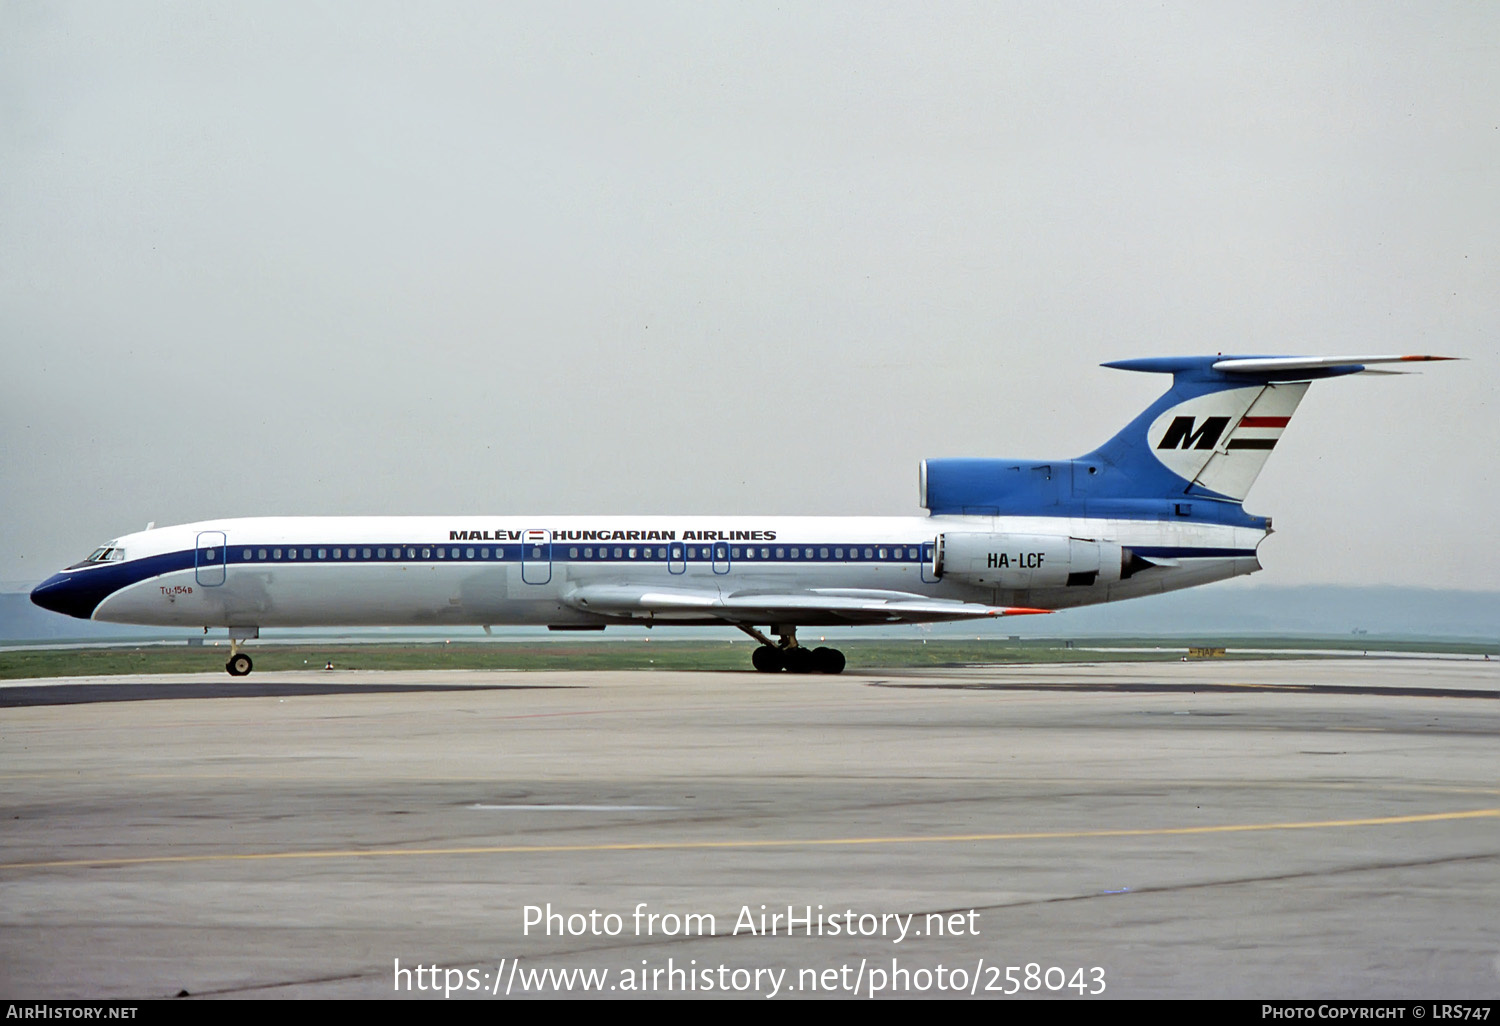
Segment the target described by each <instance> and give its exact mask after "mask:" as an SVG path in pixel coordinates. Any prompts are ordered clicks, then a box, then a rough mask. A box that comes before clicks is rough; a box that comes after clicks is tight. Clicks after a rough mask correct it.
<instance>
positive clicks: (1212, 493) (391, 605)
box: [31, 355, 1452, 677]
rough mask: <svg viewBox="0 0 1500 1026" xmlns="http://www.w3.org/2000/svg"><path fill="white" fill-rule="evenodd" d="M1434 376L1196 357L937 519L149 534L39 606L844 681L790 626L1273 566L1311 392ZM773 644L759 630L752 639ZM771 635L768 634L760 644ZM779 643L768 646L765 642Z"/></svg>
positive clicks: (961, 495)
mask: <svg viewBox="0 0 1500 1026" xmlns="http://www.w3.org/2000/svg"><path fill="white" fill-rule="evenodd" d="M1445 359H1452V357H1441V356H1358V357H1306V356H1223V355H1216V356H1193V357H1158V358H1148V359H1134V360H1121V361H1116V362H1113V363H1106V364H1104V365H1103V366H1105V367H1111V368H1116V369H1120V370H1127V371H1143V372H1150V373H1159V374H1170V375H1171V376H1172V384H1171V387H1170V388H1168V390H1167V391H1166V392H1165V393H1164V394H1162V395H1161V397H1160V398H1158V399H1157V400H1156V401H1155V402H1154V403H1152V404H1151V405H1150V406H1148V407H1147V408H1146V409H1145V410H1144V411H1142V412H1141V413H1140V414H1139V415H1138V416H1136V417H1135V418H1134V419H1133V420H1132V421H1131V422H1130V423H1129V424H1127V425H1126V426H1125V427H1124V428H1123V429H1122V430H1121V431H1120V432H1119V433H1118V434H1116V435H1115V436H1114V437H1113V438H1111V439H1110V440H1109V441H1107V442H1105V443H1104V444H1103V445H1101V446H1100V447H1099V448H1097V449H1095V450H1094V451H1092V452H1090V453H1087V454H1086V455H1084V456H1080V457H1078V458H1077V459H1063V460H1013V459H997V458H971V459H928V460H923V461H922V463H921V466H920V474H919V485H920V492H921V505H922V506H923V507H924V508H925V509H926V510H927V515H926V516H897V517H769V516H766V517H763V516H599V517H589V516H523V517H516V516H427V517H257V518H248V519H245V518H241V519H223V520H205V521H200V522H198V523H191V524H183V525H180V526H176V527H162V528H151V527H148V529H147V530H145V531H140V532H137V533H134V534H127V535H124V536H123V537H121V538H119V539H117V540H115V541H111V542H108V543H107V544H105V545H102V546H100V547H99V548H98V549H96V550H95V551H94V552H93V554H91V555H90V556H89V557H88V558H87V559H85V560H83V561H82V562H80V563H76V564H74V565H72V566H69V567H67V568H66V569H64V570H61V571H59V572H58V573H56V574H54V575H52V576H51V577H49V578H48V579H47V580H46V581H44V582H43V583H41V584H40V585H38V586H37V587H36V589H35V590H33V591H32V593H31V600H32V601H33V602H35V603H36V604H37V605H39V606H42V607H43V608H46V609H50V610H53V611H55V612H59V613H65V614H67V615H70V616H75V617H79V618H82V619H91V620H102V621H109V622H112V623H131V624H148V625H155V626H164V627H165V626H170V627H202V628H203V629H204V630H205V631H207V630H208V629H209V628H220V627H222V628H227V629H228V632H229V639H230V654H229V660H228V662H227V663H226V664H225V669H226V670H228V672H229V673H230V675H232V676H236V677H242V676H245V675H246V674H248V673H250V671H251V669H252V662H251V659H250V656H249V655H248V654H246V653H245V652H244V651H242V650H241V649H242V645H243V643H244V642H246V641H249V640H252V639H255V638H258V637H259V636H260V630H261V629H262V628H271V627H336V626H337V627H348V626H438V625H442V626H456V625H472V626H481V627H483V628H484V629H485V630H486V632H488V631H489V628H490V627H491V626H493V625H538V626H546V627H548V628H551V629H553V630H559V631H571V630H602V629H604V628H605V627H608V626H613V625H621V624H626V625H628V624H633V625H641V626H646V627H650V626H653V625H656V624H664V625H665V624H672V625H711V626H719V627H723V626H731V627H736V628H738V629H739V630H741V631H743V632H744V633H746V634H748V635H750V636H751V637H752V638H754V639H755V640H756V641H758V642H760V645H759V647H757V648H756V649H755V650H754V652H753V654H752V657H751V662H752V665H753V666H754V668H755V669H756V670H759V671H762V672H767V673H770V672H777V671H789V672H793V673H824V674H834V673H839V672H841V671H842V670H843V669H844V665H845V659H844V656H843V654H842V653H841V652H839V651H838V650H837V649H833V648H826V647H814V648H810V649H809V648H807V647H805V646H804V645H802V644H800V643H799V641H798V638H797V630H798V628H799V627H808V628H811V627H828V626H848V625H859V624H912V623H930V622H938V621H955V620H978V619H987V618H992V617H1003V616H1017V615H1025V614H1034V613H1047V612H1051V611H1053V610H1058V609H1066V608H1069V607H1074V606H1082V605H1089V604H1093V603H1100V602H1113V601H1117V600H1120V599H1128V598H1135V597H1138V596H1143V595H1152V594H1158V593H1161V592H1166V591H1172V590H1175V589H1179V588H1188V587H1193V586H1196V585H1201V584H1208V583H1210V582H1213V581H1220V580H1225V579H1227V578H1231V577H1236V576H1239V575H1241V574H1250V573H1254V572H1256V571H1258V570H1260V569H1261V565H1260V562H1259V560H1258V559H1257V557H1256V550H1257V548H1258V546H1259V545H1260V543H1261V542H1262V541H1264V540H1265V538H1266V537H1268V536H1269V535H1270V534H1271V519H1270V518H1269V517H1262V516H1256V515H1253V514H1250V513H1247V512H1246V511H1245V509H1244V507H1243V505H1242V502H1243V500H1244V498H1245V496H1246V494H1247V493H1248V492H1249V490H1250V486H1251V485H1252V484H1253V483H1254V482H1255V479H1256V477H1257V476H1258V475H1259V473H1260V470H1261V468H1262V467H1263V466H1264V465H1265V462H1266V459H1267V458H1268V457H1269V456H1270V454H1271V452H1272V451H1273V450H1274V449H1275V447H1276V443H1277V441H1278V440H1279V439H1280V437H1281V435H1282V432H1283V431H1284V430H1285V428H1286V426H1287V423H1288V421H1289V420H1290V419H1291V417H1292V414H1293V412H1294V411H1295V410H1296V408H1297V405H1298V403H1299V402H1300V401H1301V400H1302V396H1303V394H1304V393H1305V392H1306V391H1307V388H1308V386H1309V384H1310V383H1311V382H1312V381H1315V380H1319V379H1323V378H1332V377H1339V376H1343V375H1347V374H1356V373H1361V372H1364V373H1392V372H1391V371H1377V370H1370V369H1369V367H1370V366H1371V365H1374V364H1389V363H1401V364H1405V363H1412V362H1420V361H1428V360H1445ZM762 627H764V628H765V631H763V630H762V629H761V628H762ZM767 631H769V634H767V633H766V632H767ZM770 635H775V639H774V640H773V639H772V637H771V636H770Z"/></svg>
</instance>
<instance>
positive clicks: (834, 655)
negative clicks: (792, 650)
mask: <svg viewBox="0 0 1500 1026" xmlns="http://www.w3.org/2000/svg"><path fill="white" fill-rule="evenodd" d="M812 658H813V666H814V667H815V668H816V669H815V671H814V672H816V673H843V672H844V653H842V652H840V651H839V650H838V649H836V648H815V649H813V650H812Z"/></svg>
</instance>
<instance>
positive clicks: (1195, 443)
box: [1156, 417, 1229, 449]
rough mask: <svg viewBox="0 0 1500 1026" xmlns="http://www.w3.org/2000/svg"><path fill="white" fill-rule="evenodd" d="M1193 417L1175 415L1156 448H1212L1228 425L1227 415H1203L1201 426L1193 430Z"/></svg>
mask: <svg viewBox="0 0 1500 1026" xmlns="http://www.w3.org/2000/svg"><path fill="white" fill-rule="evenodd" d="M1194 422H1195V418H1193V417H1176V418H1174V419H1173V421H1172V425H1171V426H1170V427H1168V428H1167V433H1166V434H1164V435H1162V437H1161V441H1160V442H1158V443H1157V445H1156V447H1157V448H1158V449H1212V448H1213V447H1214V446H1216V445H1218V444H1219V436H1220V435H1222V434H1223V433H1224V429H1225V428H1226V427H1228V426H1229V418H1228V417H1205V418H1204V419H1203V426H1202V427H1201V428H1199V429H1198V430H1197V431H1194V430H1193V424H1194Z"/></svg>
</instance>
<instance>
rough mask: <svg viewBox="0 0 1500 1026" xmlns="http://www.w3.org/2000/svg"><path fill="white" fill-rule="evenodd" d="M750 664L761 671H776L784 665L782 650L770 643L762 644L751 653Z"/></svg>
mask: <svg viewBox="0 0 1500 1026" xmlns="http://www.w3.org/2000/svg"><path fill="white" fill-rule="evenodd" d="M750 664H751V665H752V666H754V667H755V668H756V669H757V670H759V671H760V672H761V673H776V672H778V671H779V670H780V669H781V668H782V666H783V665H785V664H784V663H783V662H782V658H781V652H780V651H779V650H778V649H774V648H772V647H771V646H770V645H762V646H760V648H757V649H756V650H755V651H754V652H751V653H750Z"/></svg>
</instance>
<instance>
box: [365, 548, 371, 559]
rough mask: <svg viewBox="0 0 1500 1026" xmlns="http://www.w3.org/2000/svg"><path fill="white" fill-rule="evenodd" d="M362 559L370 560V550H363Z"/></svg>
mask: <svg viewBox="0 0 1500 1026" xmlns="http://www.w3.org/2000/svg"><path fill="white" fill-rule="evenodd" d="M364 558H365V559H369V558H370V550H369V549H365V552H364Z"/></svg>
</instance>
